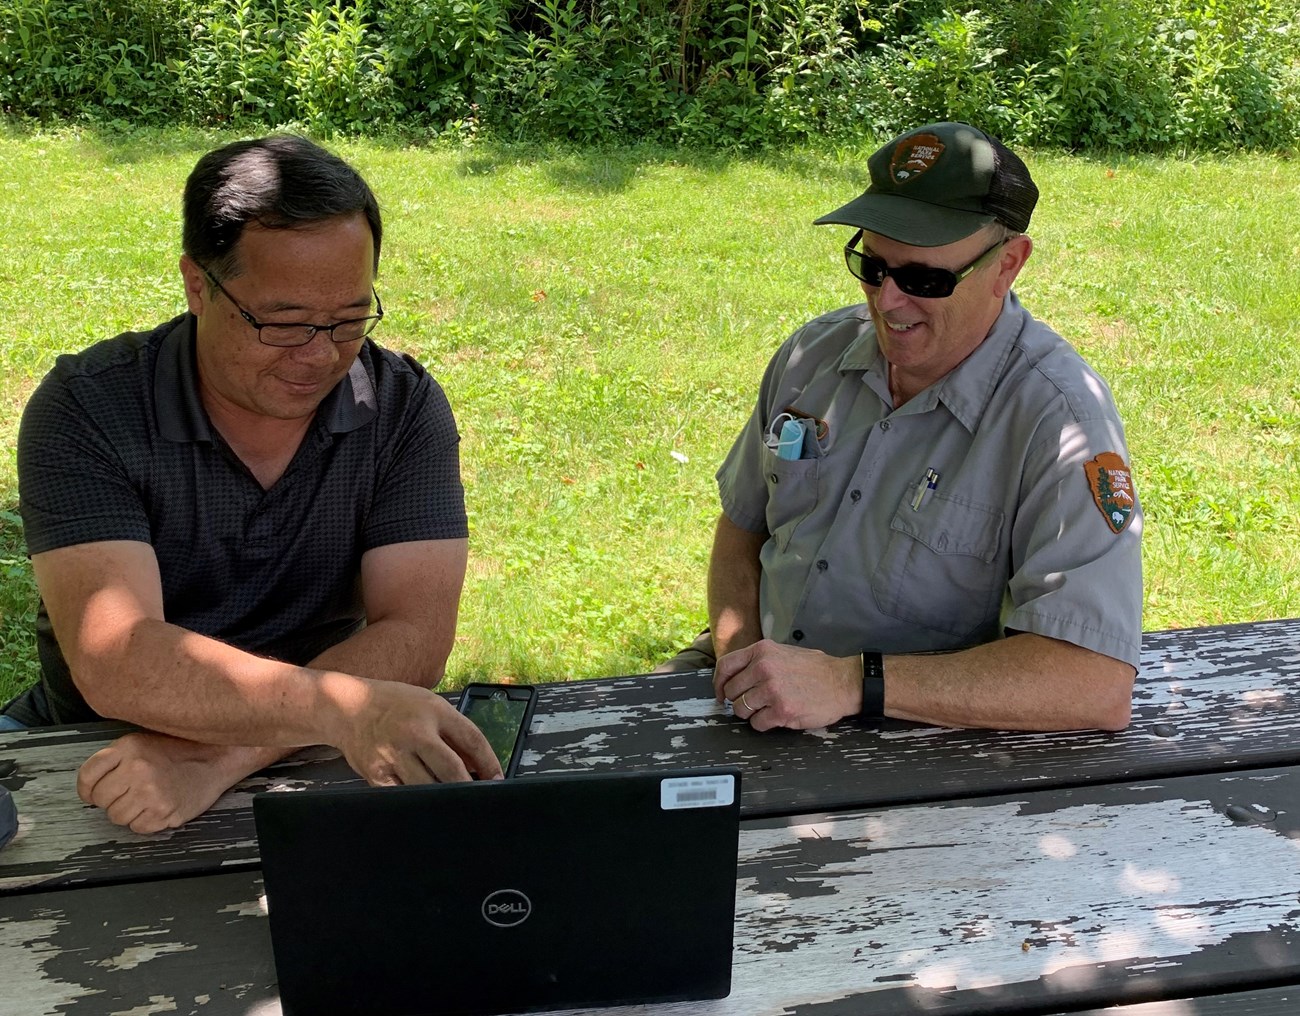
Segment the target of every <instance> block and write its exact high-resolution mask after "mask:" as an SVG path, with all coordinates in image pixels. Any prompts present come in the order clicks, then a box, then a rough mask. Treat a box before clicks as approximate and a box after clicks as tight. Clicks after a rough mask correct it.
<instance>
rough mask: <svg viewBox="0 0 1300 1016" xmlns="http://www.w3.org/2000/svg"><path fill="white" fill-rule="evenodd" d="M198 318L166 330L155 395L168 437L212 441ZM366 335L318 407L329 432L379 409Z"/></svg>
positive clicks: (362, 421)
mask: <svg viewBox="0 0 1300 1016" xmlns="http://www.w3.org/2000/svg"><path fill="white" fill-rule="evenodd" d="M194 327H195V318H194V315H192V314H184V315H182V316H181V317H179V318H177V319H176V321H175V323H174V324H173V325H172V326H171V328H169V329H168V331H167V333H166V334H165V335H164V336H163V338H162V342H161V344H160V346H159V350H158V359H157V362H156V363H155V365H154V374H153V398H154V408H155V412H156V413H157V417H158V432H159V434H161V435H162V437H163V438H165V439H166V440H168V441H176V442H179V443H186V442H191V441H211V440H212V424H211V423H210V422H209V420H208V414H207V410H205V409H204V408H203V399H202V397H201V396H200V395H199V371H198V359H197V357H196V355H195V352H194V336H195V332H194ZM371 374H372V369H371V345H370V341H369V340H368V339H367V340H366V343H365V345H364V346H362V347H361V353H360V355H358V356H357V358H356V359H355V360H353V361H352V367H351V368H350V369H349V370H348V372H347V374H346V375H344V377H343V380H342V381H340V382H339V383H338V384H337V385H335V386H334V390H333V391H331V392H330V393H329V394H328V395H327V396H325V399H324V401H322V402H321V404H320V408H319V409H318V410H317V411H316V420H315V425H316V426H317V427H321V428H323V429H324V431H325V432H326V433H329V434H345V433H347V432H348V431H352V430H357V429H358V428H360V427H363V426H365V425H366V424H367V423H369V422H370V421H371V420H373V419H374V418H375V417H376V416H377V415H378V413H379V406H378V400H377V399H376V397H375V383H374V378H373V377H372V376H371Z"/></svg>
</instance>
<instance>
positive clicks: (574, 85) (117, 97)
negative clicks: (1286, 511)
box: [0, 0, 1300, 150]
mask: <svg viewBox="0 0 1300 1016" xmlns="http://www.w3.org/2000/svg"><path fill="white" fill-rule="evenodd" d="M1298 54H1300V0H988V2H984V3H976V2H974V0H893V2H892V3H889V4H885V5H879V6H875V5H866V4H863V3H862V2H861V0H202V2H199V3H184V2H182V0H121V2H109V0H0V107H3V108H4V109H5V110H7V111H9V112H10V113H14V114H19V115H22V116H28V117H36V118H43V119H49V118H58V117H78V116H81V117H91V118H98V119H129V120H133V121H137V122H141V121H143V122H177V121H184V122H189V123H194V124H198V125H205V124H213V123H216V124H234V125H239V126H241V127H242V126H245V125H247V127H249V128H250V129H253V128H256V127H272V126H276V125H281V124H298V125H301V126H304V127H306V128H308V129H310V130H312V131H315V132H319V133H330V132H332V131H339V130H342V131H349V132H366V131H370V130H376V129H399V130H407V131H410V130H434V131H440V130H452V131H456V132H459V133H460V134H462V135H463V136H467V137H470V136H474V135H476V134H477V133H478V132H480V131H482V130H487V131H491V132H495V133H497V134H499V135H501V136H504V137H509V138H524V137H527V138H568V139H574V140H579V141H584V142H590V141H594V140H598V139H604V138H610V137H624V138H627V137H635V138H650V139H657V140H661V141H672V142H678V143H692V144H705V145H723V146H731V147H752V146H759V145H764V144H773V143H775V144H782V143H789V142H796V143H802V142H806V141H824V140H833V141H846V142H854V141H856V140H858V139H861V138H863V137H864V136H878V135H879V134H881V133H888V132H892V131H896V130H898V129H900V128H903V127H905V126H907V125H910V124H914V123H917V122H921V121H925V120H931V119H964V120H970V121H973V122H977V123H980V124H982V125H985V126H986V127H988V128H989V129H991V130H993V131H995V132H996V133H999V134H1001V135H1002V136H1004V137H1006V138H1007V139H1008V140H1015V141H1019V142H1022V143H1035V144H1043V145H1053V146H1066V147H1099V146H1107V147H1123V148H1127V149H1156V150H1158V149H1168V148H1201V149H1229V148H1235V147H1241V146H1248V147H1261V148H1269V149H1275V150H1285V149H1288V148H1291V147H1293V146H1295V144H1296V143H1297V141H1298V140H1300V56H1298Z"/></svg>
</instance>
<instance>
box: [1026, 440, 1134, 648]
mask: <svg viewBox="0 0 1300 1016" xmlns="http://www.w3.org/2000/svg"><path fill="white" fill-rule="evenodd" d="M1129 467H1130V460H1129V456H1128V450H1127V448H1126V447H1125V443H1124V435H1123V431H1122V428H1121V427H1120V425H1119V423H1118V421H1117V419H1091V420H1084V421H1075V422H1069V423H1066V424H1064V425H1062V426H1061V427H1060V428H1059V430H1058V431H1057V432H1056V433H1055V434H1045V435H1044V436H1043V439H1042V440H1040V441H1039V443H1038V444H1037V445H1036V446H1035V447H1034V448H1032V449H1031V450H1030V454H1029V457H1028V459H1027V461H1026V469H1025V473H1024V479H1023V488H1022V491H1021V504H1020V508H1019V510H1018V513H1017V518H1016V522H1015V525H1014V526H1013V529H1012V536H1011V541H1012V575H1011V581H1010V584H1009V587H1008V603H1007V605H1006V608H1005V609H1004V611H1003V618H1002V625H1003V627H1004V628H1006V629H1009V630H1013V631H1026V632H1034V633H1037V634H1040V635H1045V636H1048V637H1050V638H1056V639H1061V640H1063V641H1066V642H1071V643H1073V644H1075V645H1078V646H1082V647H1084V648H1085V649H1091V650H1093V651H1095V652H1098V653H1102V654H1104V655H1106V656H1110V657H1112V658H1114V659H1117V660H1123V661H1124V662H1126V663H1129V664H1131V665H1132V666H1134V667H1136V666H1137V665H1138V660H1139V655H1140V647H1141V637H1142V553H1141V532H1142V512H1141V507H1140V505H1139V503H1138V500H1137V493H1136V487H1135V485H1134V483H1133V480H1132V474H1131V470H1130V468H1129Z"/></svg>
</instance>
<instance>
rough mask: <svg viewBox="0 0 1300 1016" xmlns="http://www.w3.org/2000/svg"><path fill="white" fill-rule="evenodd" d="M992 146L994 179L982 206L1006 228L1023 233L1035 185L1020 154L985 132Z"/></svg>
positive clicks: (1035, 194) (1034, 198)
mask: <svg viewBox="0 0 1300 1016" xmlns="http://www.w3.org/2000/svg"><path fill="white" fill-rule="evenodd" d="M984 136H985V137H987V138H988V139H989V144H990V145H992V146H993V179H992V181H991V182H990V183H989V193H988V196H987V197H986V198H985V199H984V209H985V211H987V212H988V213H989V214H990V215H996V216H997V218H998V221H999V222H1001V223H1002V224H1003V225H1004V226H1006V227H1007V228H1008V229H1012V230H1015V232H1017V233H1023V232H1024V231H1025V230H1027V229H1028V228H1029V218H1030V216H1032V215H1033V214H1034V205H1036V204H1037V203H1038V187H1037V185H1035V183H1034V181H1033V179H1032V178H1031V177H1030V175H1029V168H1028V167H1027V166H1026V165H1025V164H1024V163H1023V162H1021V161H1020V156H1018V155H1017V154H1016V153H1015V152H1013V151H1011V149H1009V148H1007V146H1006V145H1004V144H1003V143H1002V142H1001V141H999V140H998V139H997V138H995V137H991V136H989V135H987V134H986V135H984Z"/></svg>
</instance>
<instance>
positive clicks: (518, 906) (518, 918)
mask: <svg viewBox="0 0 1300 1016" xmlns="http://www.w3.org/2000/svg"><path fill="white" fill-rule="evenodd" d="M532 912H533V903H532V900H530V899H529V898H528V897H527V896H525V895H524V894H523V893H521V892H520V891H519V890H518V889H498V890H497V891H496V892H494V893H488V895H487V898H486V899H484V900H483V920H485V921H487V923H488V924H495V925H496V926H497V927H498V928H513V927H514V926H515V925H516V924H523V922H524V921H526V920H528V915H529V914H531V913H532Z"/></svg>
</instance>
